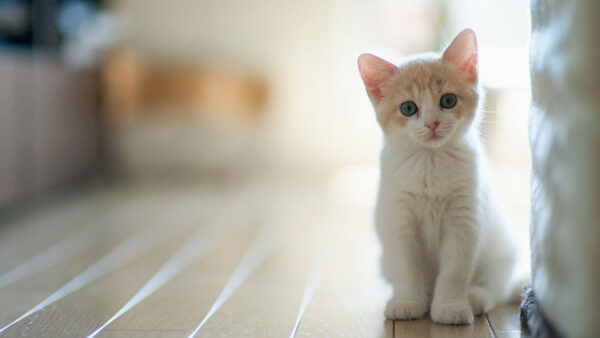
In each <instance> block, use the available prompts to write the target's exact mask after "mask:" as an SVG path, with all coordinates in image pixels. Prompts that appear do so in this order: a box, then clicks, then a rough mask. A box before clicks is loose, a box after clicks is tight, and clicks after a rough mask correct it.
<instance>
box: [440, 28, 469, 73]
mask: <svg viewBox="0 0 600 338" xmlns="http://www.w3.org/2000/svg"><path fill="white" fill-rule="evenodd" d="M443 58H444V59H445V60H446V61H449V62H450V63H452V64H453V65H455V66H456V73H457V75H459V76H461V77H463V78H465V79H466V80H467V81H468V82H470V83H475V82H477V38H476V37H475V32H473V31H472V30H471V29H469V28H467V29H465V30H463V31H461V32H460V33H458V35H456V37H455V38H454V39H453V40H452V42H451V43H450V45H448V47H446V49H445V50H444V54H443Z"/></svg>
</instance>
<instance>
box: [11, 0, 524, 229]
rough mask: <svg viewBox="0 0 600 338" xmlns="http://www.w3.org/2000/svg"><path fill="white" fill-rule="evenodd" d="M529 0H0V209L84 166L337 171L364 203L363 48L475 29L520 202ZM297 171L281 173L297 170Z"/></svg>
mask: <svg viewBox="0 0 600 338" xmlns="http://www.w3.org/2000/svg"><path fill="white" fill-rule="evenodd" d="M527 6H528V4H527V3H524V2H522V1H500V0H496V1H485V2H483V3H480V2H477V1H468V0H458V1H457V0H453V1H449V0H429V1H408V0H404V1H392V0H377V1H366V0H364V1H360V0H356V1H339V0H327V1H321V0H319V1H316V0H314V1H311V0H308V1H271V0H267V1H260V2H249V1H233V0H222V1H194V0H174V1H160V0H144V1H142V0H112V1H109V0H47V1H42V0H36V1H33V0H1V1H0V46H1V50H0V107H1V108H0V187H1V188H0V207H2V209H7V208H10V206H14V205H15V204H16V203H19V201H23V200H27V199H30V198H31V197H33V196H36V195H38V194H40V193H42V192H44V191H47V189H49V188H53V187H58V186H64V185H65V184H70V183H73V182H75V181H77V182H82V181H85V180H86V179H89V178H96V179H97V178H98V177H102V178H110V179H112V180H114V179H119V180H121V179H129V180H138V179H151V180H164V179H172V178H175V177H176V178H177V179H181V178H183V177H186V178H190V179H198V178H202V179H206V178H210V177H214V176H215V175H216V176H220V177H222V176H223V175H229V174H234V173H236V174H237V175H244V176H250V175H251V174H260V173H264V172H265V171H275V172H278V173H281V174H284V175H287V174H290V175H291V174H292V173H293V174H303V175H306V174H309V173H310V174H317V175H321V174H323V175H330V176H331V177H332V180H333V181H332V182H334V183H332V185H333V186H335V187H337V188H334V189H338V190H340V191H338V192H336V193H334V194H338V195H339V196H343V197H342V198H345V199H348V200H351V201H350V202H353V203H354V202H355V203H366V204H368V203H372V202H373V184H374V182H375V181H376V172H377V170H376V167H377V157H378V151H379V148H380V143H381V136H380V131H379V130H378V127H377V125H376V123H375V119H374V116H373V112H372V109H371V107H370V104H369V102H368V99H367V97H366V95H365V93H364V89H363V86H362V83H361V81H360V77H359V75H358V73H357V67H356V58H357V56H358V55H359V54H360V53H363V52H371V53H375V54H377V55H380V56H382V57H385V58H388V59H389V60H398V59H399V58H401V57H402V56H403V55H407V54H411V53H417V52H423V51H430V50H439V49H440V48H442V47H443V46H444V44H445V43H447V42H448V41H449V39H450V38H451V37H452V36H453V35H454V34H456V32H457V31H459V30H460V29H462V28H464V27H471V28H473V29H474V30H475V31H476V33H477V34H478V38H479V43H480V55H481V56H480V63H481V64H480V71H481V83H482V85H483V87H484V88H485V90H486V91H487V105H486V113H487V115H486V116H487V117H486V122H485V123H484V125H483V130H482V132H483V134H484V138H485V140H486V144H487V146H488V151H489V152H490V154H491V156H492V159H493V161H494V164H495V166H496V168H497V176H498V180H499V183H500V184H498V187H499V189H500V190H501V192H502V193H503V196H504V202H505V204H506V206H507V208H508V210H509V212H510V213H511V216H512V219H513V220H514V222H515V223H516V224H518V226H517V227H518V228H523V229H525V227H526V224H527V213H528V211H527V210H528V205H527V203H528V202H527V201H528V197H527V196H528V192H527V189H528V183H527V177H528V171H529V154H528V144H527V140H526V125H527V123H526V116H527V109H528V102H529V97H528V95H529V88H528V85H529V80H528V79H529V78H528V68H527V66H528V65H527V42H528V32H529V17H528V15H529V12H528V8H527ZM290 179H292V178H291V176H290Z"/></svg>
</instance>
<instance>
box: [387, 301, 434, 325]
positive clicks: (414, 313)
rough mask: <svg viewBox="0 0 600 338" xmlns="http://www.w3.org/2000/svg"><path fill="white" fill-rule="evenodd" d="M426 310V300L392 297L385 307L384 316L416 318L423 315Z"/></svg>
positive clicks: (388, 317) (390, 317)
mask: <svg viewBox="0 0 600 338" xmlns="http://www.w3.org/2000/svg"><path fill="white" fill-rule="evenodd" d="M427 310H428V306H427V302H426V301H418V300H413V299H398V298H392V299H390V300H389V301H388V303H387V305H386V307H385V318H387V319H400V320H403V319H416V318H421V317H423V315H424V314H425V313H426V312H427Z"/></svg>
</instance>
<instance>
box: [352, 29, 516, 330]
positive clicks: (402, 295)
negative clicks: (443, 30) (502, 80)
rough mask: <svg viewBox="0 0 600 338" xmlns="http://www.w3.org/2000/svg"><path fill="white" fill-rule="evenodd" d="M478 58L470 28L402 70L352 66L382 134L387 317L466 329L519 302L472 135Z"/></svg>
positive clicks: (369, 63)
mask: <svg viewBox="0 0 600 338" xmlns="http://www.w3.org/2000/svg"><path fill="white" fill-rule="evenodd" d="M477 59H478V56H477V39H476V36H475V33H474V32H473V31H472V30H470V29H465V30H463V31H461V32H460V33H459V34H457V35H456V37H455V38H454V39H453V40H452V42H451V43H450V44H449V45H448V46H447V47H446V48H445V49H444V50H443V52H442V53H441V54H436V53H428V54H420V55H416V56H414V57H412V58H409V59H408V60H407V61H405V62H404V63H402V64H400V65H399V66H395V65H394V64H392V63H390V62H388V61H385V60H383V59H381V58H379V57H377V56H374V55H371V54H363V55H361V56H360V57H359V58H358V67H359V71H360V74H361V77H362V79H363V82H364V85H365V88H366V91H367V94H368V96H369V98H370V100H371V103H372V105H373V108H374V110H375V113H376V117H377V121H378V123H379V125H380V127H381V129H382V131H383V135H384V145H383V149H382V151H381V157H380V162H381V175H380V184H379V192H378V196H377V205H376V208H375V225H376V230H377V234H378V237H379V239H380V241H381V244H382V254H381V270H382V273H383V275H384V277H385V278H386V280H387V281H388V282H389V283H390V284H391V285H392V287H393V296H392V297H391V299H390V300H389V301H388V303H387V305H386V308H385V312H384V314H385V316H386V317H387V318H389V319H401V320H402V319H414V318H420V317H422V316H424V315H425V314H427V313H429V314H430V316H431V319H432V320H433V321H434V322H436V323H442V324H468V323H471V322H472V321H473V319H474V318H473V317H474V315H481V314H484V313H486V312H487V311H489V310H490V309H491V308H493V307H494V306H496V305H498V304H501V303H503V302H506V301H507V300H508V299H509V297H511V295H513V296H514V294H515V292H514V290H513V288H512V286H511V282H512V277H513V276H512V275H513V269H514V265H515V262H516V252H517V250H516V245H515V242H514V239H513V238H512V236H511V234H510V233H509V232H508V229H507V224H506V221H505V218H504V216H503V213H502V211H501V209H500V208H499V206H498V203H497V202H496V198H495V196H494V191H493V190H492V185H491V180H492V177H491V175H490V173H489V165H488V163H487V158H486V155H485V152H484V149H483V146H482V143H481V141H480V134H479V130H478V125H479V123H480V121H481V118H482V116H481V114H482V113H481V110H480V107H481V105H482V101H483V99H482V96H483V93H482V90H481V89H480V87H479V85H478V69H477V64H478V60H477ZM517 292H518V291H517Z"/></svg>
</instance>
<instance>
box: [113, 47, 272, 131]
mask: <svg viewBox="0 0 600 338" xmlns="http://www.w3.org/2000/svg"><path fill="white" fill-rule="evenodd" d="M102 88H103V94H104V96H103V97H104V100H103V101H104V102H103V103H104V107H105V112H106V114H107V118H108V120H109V122H110V123H117V124H119V123H124V122H128V121H132V120H135V119H136V118H140V117H143V116H144V115H148V114H150V113H152V114H161V115H181V114H183V115H193V116H194V117H199V118H201V119H203V120H205V121H207V122H209V123H213V122H215V123H219V124H222V123H225V124H228V123H236V122H240V121H248V120H254V119H256V118H257V117H258V116H259V115H260V113H261V112H262V108H263V106H264V103H265V99H266V88H267V86H266V81H265V79H264V77H263V76H261V75H258V74H256V73H254V72H250V71H247V70H244V69H241V68H239V67H236V66H231V65H226V64H223V63H214V62H204V63H203V62H179V61H165V60H157V59H153V58H151V57H144V56H142V55H140V54H139V53H136V52H135V51H133V50H130V49H121V50H115V51H113V52H112V53H109V54H108V55H107V57H106V59H105V62H104V64H103V67H102Z"/></svg>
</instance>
